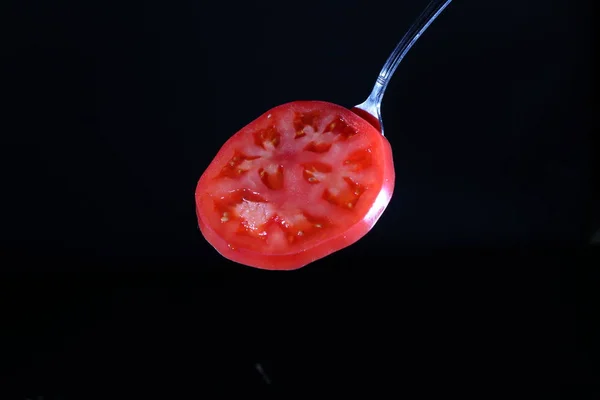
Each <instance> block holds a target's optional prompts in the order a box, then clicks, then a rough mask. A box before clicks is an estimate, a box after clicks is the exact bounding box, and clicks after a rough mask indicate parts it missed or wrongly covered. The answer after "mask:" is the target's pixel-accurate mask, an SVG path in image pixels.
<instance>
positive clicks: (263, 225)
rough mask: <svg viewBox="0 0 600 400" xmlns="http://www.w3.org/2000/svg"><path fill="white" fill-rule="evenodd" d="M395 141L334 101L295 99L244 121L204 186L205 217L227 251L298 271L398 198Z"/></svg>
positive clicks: (200, 199)
mask: <svg viewBox="0 0 600 400" xmlns="http://www.w3.org/2000/svg"><path fill="white" fill-rule="evenodd" d="M394 180H395V174H394V165H393V158H392V151H391V147H390V145H389V142H388V141H387V140H386V139H385V137H384V136H383V135H381V133H380V132H379V131H378V130H377V129H375V128H374V127H373V126H372V125H371V124H369V123H368V122H367V121H366V120H364V119H363V118H361V117H359V116H358V115H357V114H355V113H353V112H352V111H350V110H348V109H346V108H344V107H341V106H338V105H336V104H332V103H328V102H322V101H296V102H291V103H287V104H283V105H281V106H278V107H275V108H273V109H271V110H269V111H267V112H266V113H264V114H263V115H261V116H260V117H259V118H257V119H256V120H254V121H253V122H251V123H250V124H248V125H247V126H245V127H244V128H242V129H241V130H240V131H239V132H237V133H236V134H235V135H233V136H232V137H231V138H230V139H229V140H228V141H227V142H226V143H225V144H224V145H223V147H222V148H221V149H220V150H219V152H218V153H217V155H216V156H215V158H214V159H213V161H212V162H211V163H210V165H209V166H208V168H207V169H206V171H205V172H204V173H203V174H202V176H201V178H200V180H199V182H198V185H197V188H196V213H197V216H198V225H199V227H200V230H201V232H202V234H203V235H204V237H205V238H206V240H207V241H208V242H209V243H210V244H211V245H212V246H213V247H214V248H215V249H216V250H217V251H218V252H219V253H220V254H221V255H223V256H224V257H226V258H228V259H230V260H232V261H235V262H238V263H240V264H244V265H247V266H251V267H256V268H261V269H270V270H293V269H297V268H300V267H303V266H305V265H307V264H309V263H311V262H313V261H316V260H318V259H320V258H323V257H325V256H327V255H329V254H331V253H333V252H336V251H338V250H341V249H343V248H345V247H347V246H349V245H351V244H352V243H355V242H356V241H358V240H359V239H360V238H362V237H363V236H364V235H366V234H367V233H368V232H369V231H370V230H371V228H372V227H373V226H374V225H375V223H376V222H377V220H378V219H379V217H380V216H381V214H382V213H383V211H384V210H385V208H386V207H387V205H388V204H389V201H390V199H391V197H392V193H393V190H394Z"/></svg>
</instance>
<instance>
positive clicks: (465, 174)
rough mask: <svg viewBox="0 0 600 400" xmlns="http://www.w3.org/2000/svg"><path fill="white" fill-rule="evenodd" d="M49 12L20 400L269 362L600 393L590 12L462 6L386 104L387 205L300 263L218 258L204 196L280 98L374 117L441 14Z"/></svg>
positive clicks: (20, 46) (11, 364) (18, 65)
mask: <svg viewBox="0 0 600 400" xmlns="http://www.w3.org/2000/svg"><path fill="white" fill-rule="evenodd" d="M36 3H37V4H35V5H32V4H31V2H20V3H18V4H16V5H13V6H12V7H9V12H7V13H4V15H6V16H8V17H9V19H10V20H11V21H12V23H11V24H8V25H4V26H5V27H8V30H7V34H6V35H5V36H6V38H7V39H8V40H9V46H8V47H6V48H5V50H3V53H2V59H3V65H5V66H7V67H8V71H7V72H6V73H5V74H4V78H5V79H6V85H3V89H2V93H3V95H4V96H6V98H7V99H8V100H9V102H10V105H9V107H8V108H5V109H4V110H3V111H4V113H5V116H6V118H3V125H2V128H1V131H2V132H3V135H2V139H1V141H2V142H1V146H0V149H1V151H2V153H3V154H2V157H1V159H2V162H3V163H5V164H6V165H5V166H4V168H3V172H4V174H3V175H5V176H4V177H3V191H2V202H3V205H4V206H3V209H2V210H3V211H2V214H1V215H0V217H1V228H0V240H1V242H0V246H1V250H2V261H1V262H2V268H3V269H6V272H5V273H4V274H3V275H2V277H1V278H0V281H1V282H2V283H0V285H1V286H0V287H1V291H0V296H1V297H0V301H1V308H0V311H1V312H2V314H3V320H2V324H3V327H2V329H0V331H1V332H2V333H1V336H0V382H2V384H1V386H2V387H4V388H11V389H12V386H15V389H16V392H14V393H17V395H16V397H15V398H25V396H31V397H32V398H33V396H36V395H44V396H46V397H45V398H46V399H51V398H59V397H52V396H53V395H54V394H62V395H63V396H64V397H61V398H67V397H68V396H67V394H68V393H73V394H77V393H78V396H77V397H76V398H90V396H92V395H93V394H96V393H98V392H99V391H104V390H105V391H107V393H113V394H114V393H115V391H116V390H117V389H116V387H117V386H116V385H117V384H124V385H125V386H126V388H125V389H118V390H119V391H121V390H123V391H129V390H132V391H134V392H136V393H137V392H144V393H162V392H161V391H162V390H164V391H165V393H167V392H171V394H170V395H169V396H167V397H164V398H176V397H175V395H174V394H173V393H172V391H177V392H178V393H179V394H182V395H183V394H185V395H186V396H188V397H190V396H200V395H201V394H202V391H203V390H204V389H205V388H206V387H207V386H213V385H218V386H221V387H224V388H235V387H245V386H246V385H255V384H256V385H263V384H265V380H264V379H263V378H261V375H260V373H259V372H258V371H257V368H256V364H257V363H258V364H260V365H261V366H262V368H263V369H264V371H265V373H266V374H267V375H268V376H269V379H270V381H271V382H272V383H273V384H281V385H289V386H290V387H300V386H303V385H312V384H315V383H335V384H339V385H345V384H348V383H352V384H360V383H366V384H369V385H373V384H377V385H381V384H384V385H385V384H390V383H391V384H392V385H393V386H394V387H396V389H397V390H398V391H399V392H400V393H405V394H406V393H410V392H412V389H409V388H419V390H420V391H421V393H422V396H423V398H429V397H428V395H427V393H428V390H430V389H431V390H438V389H441V390H443V391H445V392H446V393H452V394H454V393H457V394H458V393H462V390H467V389H473V388H474V387H475V384H474V382H484V381H485V382H487V381H494V382H496V386H491V385H488V386H486V387H487V390H491V389H492V388H496V387H498V388H501V389H506V388H507V385H506V384H503V383H502V382H511V383H512V382H520V381H527V382H531V381H532V378H533V377H538V376H539V377H540V378H541V380H540V381H537V380H535V382H539V383H543V384H541V385H540V390H541V389H542V388H546V389H550V392H551V393H552V394H553V395H555V396H558V395H559V392H560V391H559V389H560V388H561V385H563V386H564V387H563V389H564V390H565V391H566V390H567V389H569V388H570V389H573V390H579V391H581V393H582V394H583V396H584V397H583V398H585V396H589V395H590V390H591V389H590V387H588V386H586V385H590V384H592V383H596V382H595V379H594V378H595V377H596V376H597V373H598V359H597V357H596V356H597V353H596V352H595V350H594V348H593V344H595V343H594V342H596V338H597V337H598V334H599V333H600V332H599V330H598V325H597V319H596V316H597V315H598V311H599V310H598V308H597V305H598V302H597V295H596V292H597V287H598V286H597V285H598V283H599V281H598V273H597V272H596V270H595V269H592V266H594V267H597V266H598V265H599V262H598V258H597V257H596V258H594V256H595V254H593V250H592V249H590V248H586V244H587V243H588V242H589V239H590V237H591V236H592V233H593V231H594V230H595V229H597V228H598V225H597V222H598V216H599V214H598V211H597V208H596V209H594V208H593V206H594V204H600V200H599V197H598V196H597V193H598V192H597V188H598V185H593V183H594V182H597V181H598V175H595V174H594V168H593V164H594V163H595V162H596V159H595V158H594V154H595V144H596V141H595V138H593V137H592V106H591V104H592V103H591V96H592V89H593V86H592V84H593V83H594V82H593V80H592V71H593V70H594V68H593V66H592V59H591V58H592V48H593V44H592V40H591V37H592V32H591V26H592V24H591V20H592V17H591V15H592V12H593V10H592V7H591V6H590V4H591V3H592V2H591V1H588V2H572V1H568V0H562V1H553V2H546V1H541V0H539V1H516V0H515V1H486V2H482V1H475V0H472V1H471V0H469V1H455V2H453V4H452V5H451V6H450V7H449V8H448V9H447V10H446V11H445V12H444V13H443V14H442V16H441V17H440V19H439V20H438V21H436V22H435V23H434V24H433V25H432V26H431V27H430V28H429V30H428V31H427V32H426V34H425V35H424V36H423V38H422V39H420V41H419V42H418V44H417V45H416V46H415V47H414V48H413V49H412V50H411V52H410V53H409V55H408V56H407V58H406V59H405V61H404V62H403V64H402V65H401V66H400V68H399V69H398V70H397V72H396V75H395V76H394V79H393V80H392V82H391V84H390V86H389V88H388V90H387V93H386V96H385V99H384V105H383V118H384V123H385V129H386V135H387V137H388V139H389V140H390V142H391V144H392V148H393V151H394V156H395V163H396V171H397V182H396V192H395V195H394V198H393V200H392V202H391V204H390V206H389V208H388V209H387V211H386V212H385V214H384V216H383V217H382V219H381V220H380V222H379V223H378V224H377V225H376V227H375V228H374V229H373V230H372V231H371V233H369V234H368V235H367V236H366V237H365V238H364V239H363V240H361V241H360V242H358V243H356V244H355V245H354V246H351V247H350V248H348V249H345V250H343V251H340V252H339V253H336V254H334V255H332V256H330V257H328V258H326V259H324V260H321V261H318V262H316V263H314V264H312V265H310V266H308V267H306V268H304V269H301V270H299V271H296V272H292V273H273V272H264V271H258V270H254V269H250V268H247V267H243V266H240V265H236V264H233V263H230V262H228V261H227V260H224V259H223V258H221V257H220V256H219V255H218V254H217V253H216V252H215V251H214V250H213V249H212V248H211V247H210V245H209V244H208V243H207V242H206V241H204V239H203V238H202V236H201V235H200V233H199V231H198V228H197V224H196V219H195V212H194V196H193V195H194V190H195V185H196V182H197V180H198V178H199V177H200V175H201V174H202V172H203V170H204V169H205V168H206V167H207V165H208V164H209V162H210V161H211V159H212V157H213V156H214V154H215V153H216V152H217V151H218V149H219V147H220V146H221V145H222V144H223V143H224V142H225V140H226V139H227V138H228V137H229V136H230V135H232V134H233V133H235V132H236V131H237V130H238V129H240V128H241V127H243V126H244V125H246V124H247V123H248V122H250V121H251V120H252V119H254V118H256V117H257V116H259V115H260V114H262V113H263V112H264V111H266V110H268V109H269V108H271V107H274V106H276V105H278V104H281V103H284V102H288V101H292V100H300V99H315V100H326V101H331V102H334V103H338V104H341V105H345V106H348V107H351V106H353V105H355V104H357V103H360V102H362V101H363V100H364V98H365V97H366V96H367V95H368V93H369V91H370V89H371V85H372V84H373V83H374V80H375V78H376V76H377V73H378V72H379V69H380V67H381V66H382V65H383V63H384V61H385V59H386V57H387V56H388V54H389V52H390V51H391V50H392V49H393V47H394V45H395V44H396V42H397V41H398V40H399V39H400V37H401V36H402V35H403V33H404V32H405V31H406V29H407V28H408V26H409V25H410V23H411V22H412V20H414V19H415V18H416V16H417V15H418V14H419V13H420V11H421V10H422V9H423V8H424V7H425V5H426V1H411V2H408V1H398V2H395V3H397V4H396V6H394V7H390V6H389V5H384V4H380V5H377V4H375V3H374V2H372V1H323V2H317V1H304V2H302V3H298V2H294V3H293V5H291V6H280V5H279V6H276V4H278V2H275V1H270V2H259V4H255V5H233V4H231V3H229V2H211V3H210V4H203V3H202V2H172V3H167V2H162V3H159V2H154V1H150V2H144V3H143V4H142V3H141V2H140V3H133V2H125V3H119V4H118V5H117V4H114V5H111V4H108V3H105V2H41V1H40V2H36ZM390 3H391V2H390ZM594 126H595V125H594ZM594 221H596V225H594ZM596 256H597V254H596ZM13 257H14V258H13ZM446 380H449V381H452V382H453V386H452V389H450V387H449V386H444V385H443V384H442V383H441V382H444V381H446ZM417 382H429V384H428V385H425V386H424V387H423V386H420V384H418V383H417ZM431 382H439V385H431ZM78 384H83V386H84V387H85V388H87V389H86V390H84V391H83V392H79V391H78V389H75V387H77V385H78ZM573 384H575V385H579V386H578V387H574V386H568V385H573ZM498 385H499V386H498ZM455 387H456V391H455V390H454V388H455ZM536 390H537V389H536ZM561 390H562V389H561ZM494 391H495V390H494ZM90 392H91V393H90ZM134 392H132V393H134ZM518 393H519V394H522V395H525V396H528V395H526V394H525V393H524V392H523V391H520V392H518ZM515 395H516V394H515V393H512V394H511V398H514V397H515ZM110 396H112V394H111V395H110ZM110 396H109V397H106V398H110ZM478 396H479V398H488V396H487V395H486V394H485V393H484V392H481V393H479V394H478ZM74 398H75V397H74ZM130 398H137V397H136V396H133V397H130ZM140 398H141V395H140ZM190 398H192V397H190ZM526 398H535V396H529V397H526ZM566 398H567V397H566ZM568 398H576V397H568ZM587 398H591V397H587Z"/></svg>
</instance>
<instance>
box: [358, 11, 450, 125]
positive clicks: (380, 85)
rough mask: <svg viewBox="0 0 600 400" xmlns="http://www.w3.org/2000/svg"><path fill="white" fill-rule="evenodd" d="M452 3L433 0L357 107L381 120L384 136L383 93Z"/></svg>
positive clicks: (401, 41)
mask: <svg viewBox="0 0 600 400" xmlns="http://www.w3.org/2000/svg"><path fill="white" fill-rule="evenodd" d="M451 2H452V0H433V1H431V2H430V3H429V5H428V6H427V8H426V9H425V10H424V11H423V12H422V13H421V15H420V16H419V18H417V20H416V21H415V22H414V24H413V25H412V26H411V27H410V29H409V30H408V31H407V32H406V34H404V36H403V37H402V40H400V42H399V43H398V45H397V46H396V48H395V49H394V51H392V54H390V56H389V57H388V59H387V61H386V62H385V64H384V65H383V68H382V69H381V72H379V76H378V77H377V81H376V82H375V86H373V90H372V91H371V94H370V95H369V97H368V98H367V100H366V101H365V102H364V103H362V104H360V105H358V106H356V107H358V108H359V109H362V110H364V111H367V112H368V113H369V114H371V115H373V117H376V118H377V119H378V120H379V123H380V130H381V133H382V134H383V124H382V123H381V112H380V108H381V101H382V99H383V93H384V92H385V89H386V88H387V85H388V83H389V82H390V79H391V77H392V75H393V74H394V72H395V71H396V68H397V67H398V65H399V64H400V62H401V61H402V60H403V59H404V56H405V55H406V53H408V51H409V50H410V48H411V47H412V46H413V45H414V44H415V42H416V41H417V40H418V39H419V37H421V35H422V34H423V32H425V30H426V29H427V28H428V27H429V25H431V23H432V22H433V21H434V20H435V19H436V18H437V17H438V15H440V13H441V12H442V11H444V9H445V8H446V7H447V6H448V5H449V4H450V3H451Z"/></svg>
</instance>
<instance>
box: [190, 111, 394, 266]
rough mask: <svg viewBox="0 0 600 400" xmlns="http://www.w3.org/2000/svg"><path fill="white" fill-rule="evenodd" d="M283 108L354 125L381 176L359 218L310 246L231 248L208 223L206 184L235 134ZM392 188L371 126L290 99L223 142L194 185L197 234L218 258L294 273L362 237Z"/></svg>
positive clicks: (389, 165)
mask: <svg viewBox="0 0 600 400" xmlns="http://www.w3.org/2000/svg"><path fill="white" fill-rule="evenodd" d="M286 108H300V109H316V110H321V109H323V110H327V111H328V112H335V113H338V114H340V115H343V117H344V118H345V119H347V120H348V121H350V122H351V123H352V125H353V126H355V127H357V129H358V131H359V132H363V133H364V134H365V135H368V140H369V143H370V145H371V146H373V148H376V149H377V155H378V157H377V158H378V161H377V162H378V165H379V169H378V172H379V173H380V175H381V176H380V177H379V179H378V182H379V187H378V193H377V195H376V197H375V198H374V200H373V201H371V202H370V203H369V207H368V209H364V207H365V206H363V209H361V211H360V212H362V213H363V214H362V215H361V216H360V218H358V219H357V220H356V221H355V222H354V223H352V224H351V225H350V226H348V227H346V228H345V229H344V230H342V231H339V232H334V233H332V235H330V236H328V237H324V238H322V239H321V240H318V241H316V242H314V243H310V245H308V247H304V248H295V249H290V251H289V252H280V253H273V252H269V251H268V250H266V249H261V248H258V249H250V248H246V247H244V246H236V245H232V244H231V241H230V240H228V239H227V238H225V237H223V235H222V234H221V233H219V232H217V230H216V229H215V228H214V222H213V223H211V212H213V211H211V210H212V208H214V205H213V204H210V203H211V201H210V199H209V196H208V195H207V193H208V192H209V191H210V190H211V180H212V179H214V176H215V174H217V173H218V171H219V167H220V166H222V165H226V163H227V161H228V159H229V157H230V156H231V154H232V150H231V149H232V148H234V147H235V146H236V144H238V143H239V142H240V137H241V136H244V135H246V136H247V135H248V134H249V132H250V131H251V130H252V129H253V127H254V125H255V124H257V123H258V122H259V121H264V120H265V119H266V118H269V117H270V115H272V114H273V115H275V114H277V113H278V112H279V111H280V110H282V109H286ZM261 139H262V137H261ZM394 185H395V171H394V165H393V156H392V149H391V146H390V144H389V142H388V141H387V139H386V138H385V137H384V136H383V135H381V134H380V133H379V132H377V130H376V129H375V128H373V126H372V125H371V124H369V123H368V122H367V121H366V120H364V119H363V118H361V117H360V116H358V115H356V114H354V113H353V112H352V111H350V110H348V109H346V108H344V107H341V106H338V105H336V104H333V103H328V102H323V101H296V102H291V103H286V104H283V105H280V106H277V107H274V108H273V109H271V110H269V111H267V112H265V113H263V114H262V115H261V116H259V117H258V118H257V119H255V120H254V121H252V122H251V123H249V124H248V125H246V126H245V127H244V128H242V129H241V130H240V131H238V132H237V133H236V134H234V135H233V136H232V137H231V138H229V140H227V142H226V143H225V144H224V145H223V146H222V147H221V149H220V150H219V152H218V153H217V155H216V156H215V158H214V159H213V161H212V162H211V164H210V165H209V167H208V168H207V169H206V171H205V172H204V173H203V174H202V176H201V178H200V180H199V181H198V185H197V188H196V193H195V197H196V214H197V217H198V225H199V228H200V230H201V232H202V234H203V236H204V237H205V239H206V240H207V241H208V242H209V244H211V245H212V246H213V247H214V248H215V250H217V252H219V253H220V254H221V255H222V256H223V257H225V258H227V259H229V260H231V261H234V262H237V263H240V264H243V265H246V266H250V267H255V268H259V269H267V270H295V269H298V268H301V267H304V266H306V265H308V264H310V263H312V262H314V261H316V260H319V259H321V258H323V257H326V256H327V255H330V254H332V253H334V252H336V251H339V250H341V249H343V248H345V247H348V246H350V245H351V244H353V243H355V242H357V241H358V240H359V239H361V238H362V237H363V236H365V235H366V234H367V233H368V232H369V231H370V230H371V229H372V228H373V226H374V225H375V223H376V222H377V221H378V220H379V218H380V217H381V215H382V214H383V212H384V210H385V209H386V207H387V205H388V204H389V202H390V200H391V197H392V195H393V191H394ZM213 219H214V217H213Z"/></svg>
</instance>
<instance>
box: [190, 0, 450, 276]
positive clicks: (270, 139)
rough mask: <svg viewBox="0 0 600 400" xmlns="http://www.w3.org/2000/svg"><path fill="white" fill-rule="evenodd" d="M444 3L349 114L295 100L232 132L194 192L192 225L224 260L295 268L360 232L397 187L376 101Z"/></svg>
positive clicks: (445, 0) (429, 11) (414, 30)
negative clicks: (369, 92)
mask: <svg viewBox="0 0 600 400" xmlns="http://www.w3.org/2000/svg"><path fill="white" fill-rule="evenodd" d="M450 2H451V0H442V1H440V0H436V1H432V2H431V3H430V4H429V6H428V7H427V8H426V9H425V11H424V12H423V13H422V14H421V16H420V17H419V18H418V19H417V20H416V22H415V23H414V24H413V25H412V26H411V28H410V29H409V31H408V32H407V33H406V35H405V36H404V37H403V38H402V40H401V41H400V43H399V44H398V45H397V46H396V48H395V49H394V51H393V52H392V54H391V55H390V57H389V59H388V60H387V61H386V63H385V65H384V66H383V69H382V70H381V72H380V73H379V77H378V78H377V81H376V83H375V86H374V87H373V90H372V92H371V94H370V95H369V97H368V98H367V100H366V101H365V102H363V103H362V104H359V105H357V106H355V107H353V108H350V109H349V108H346V107H342V106H340V105H337V104H333V103H330V102H324V101H314V100H312V101H307V100H303V101H294V102H288V103H286V104H281V105H279V106H277V107H274V108H272V109H270V110H268V111H267V112H265V113H263V114H262V115H261V116H260V117H258V118H256V119H255V120H254V121H252V122H250V123H249V124H248V125H246V126H245V127H243V128H242V129H240V130H239V131H238V132H237V133H235V134H234V135H233V136H231V137H230V138H229V139H228V140H227V142H225V144H224V145H223V146H222V147H221V149H220V150H219V152H218V153H217V155H216V156H215V157H214V159H213V161H212V162H211V163H210V164H209V166H208V167H207V168H206V170H205V171H204V173H203V174H202V176H201V177H200V180H199V181H198V185H197V187H196V193H195V197H196V214H197V217H198V226H199V228H200V231H201V232H202V234H203V236H204V237H205V239H206V240H207V241H208V242H209V243H210V244H211V245H212V246H213V247H214V248H215V249H216V250H217V251H218V252H219V253H220V254H221V255H223V256H224V257H225V258H228V259H229V260H231V261H234V262H237V263H240V264H244V265H247V266H250V267H255V268H260V269H268V270H293V269H298V268H301V267H303V266H305V265H308V264H309V263H312V262H314V261H316V260H319V259H321V258H323V257H326V256H328V255H330V254H332V253H334V252H336V251H339V250H341V249H343V248H345V247H348V246H350V245H351V244H353V243H355V242H356V241H358V240H360V239H361V238H362V237H363V236H365V235H366V234H367V233H368V232H369V231H370V230H371V228H373V226H374V225H375V223H376V222H377V221H378V219H379V218H380V217H381V215H382V214H383V212H384V210H385V209H386V207H387V206H388V204H389V202H390V200H391V197H392V194H393V192H394V185H395V169H394V162H393V154H392V149H391V146H390V143H389V142H388V140H387V139H386V138H385V137H384V136H383V123H382V120H381V100H382V98H383V93H384V91H385V89H386V87H387V85H388V82H389V80H390V78H391V76H392V75H393V74H394V71H395V70H396V68H397V67H398V64H400V61H402V59H403V58H404V56H405V55H406V53H407V52H408V50H409V49H410V48H411V47H412V45H413V44H414V43H415V42H416V41H417V39H418V38H419V37H420V36H421V35H422V34H423V32H424V31H425V30H426V29H427V27H429V25H430V24H431V23H432V22H433V20H434V19H435V18H436V17H437V16H438V15H439V14H440V13H441V12H442V11H443V9H444V8H445V7H446V6H447V5H448V4H450Z"/></svg>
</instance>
